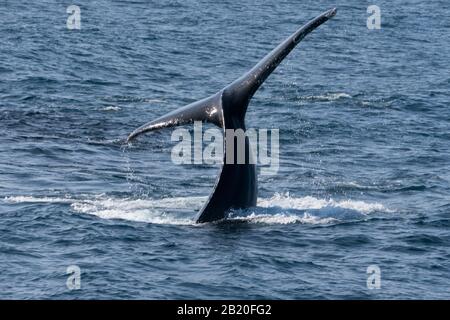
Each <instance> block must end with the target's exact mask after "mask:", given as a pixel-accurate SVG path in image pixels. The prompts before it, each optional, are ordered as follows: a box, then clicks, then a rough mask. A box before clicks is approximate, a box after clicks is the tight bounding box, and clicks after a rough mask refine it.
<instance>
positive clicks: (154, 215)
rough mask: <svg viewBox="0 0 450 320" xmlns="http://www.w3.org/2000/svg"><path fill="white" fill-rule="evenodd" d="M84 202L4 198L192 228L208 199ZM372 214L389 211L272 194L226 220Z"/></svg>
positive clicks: (318, 219)
mask: <svg viewBox="0 0 450 320" xmlns="http://www.w3.org/2000/svg"><path fill="white" fill-rule="evenodd" d="M86 197H87V198H86V199H75V198H70V197H33V196H11V197H6V198H5V201H6V202H9V203H61V204H68V205H70V206H71V208H72V209H73V210H74V211H75V212H78V213H83V214H90V215H94V216H97V217H99V218H102V219H123V220H130V221H137V222H146V223H154V224H174V225H195V222H194V216H195V214H196V212H197V211H198V210H200V208H201V207H202V205H203V203H204V202H205V201H206V200H207V198H206V197H173V198H163V199H131V198H110V197H107V196H106V195H98V196H95V197H92V196H90V198H89V196H86ZM375 211H382V212H389V210H388V209H386V208H385V207H384V206H383V205H382V204H379V203H367V202H364V201H353V200H343V201H335V200H332V199H317V198H314V197H310V196H307V197H300V198H296V197H291V196H290V195H289V194H288V193H287V194H275V195H274V196H273V197H271V198H259V199H258V206H257V207H255V208H250V209H247V210H239V211H233V212H231V213H230V216H229V218H228V220H229V221H230V220H231V221H245V222H249V223H264V224H292V223H303V224H330V223H335V222H339V221H345V220H355V219H356V220H358V219H364V218H365V217H366V216H367V215H368V214H369V213H371V212H375Z"/></svg>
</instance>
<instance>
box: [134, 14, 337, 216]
mask: <svg viewBox="0 0 450 320" xmlns="http://www.w3.org/2000/svg"><path fill="white" fill-rule="evenodd" d="M335 14H336V9H331V10H328V11H326V12H324V13H322V14H321V15H319V16H318V17H316V18H314V19H312V20H310V21H309V22H308V23H306V24H305V25H304V26H303V27H301V28H300V29H298V30H297V31H296V32H294V33H293V34H292V35H291V36H290V37H288V38H287V39H286V40H284V41H283V42H282V43H281V44H280V45H279V46H278V47H276V48H275V49H274V50H272V52H270V53H269V54H268V55H266V56H265V57H264V58H263V59H262V60H261V61H260V62H258V63H257V64H256V65H255V66H254V67H253V68H252V69H251V70H250V71H249V72H247V73H246V74H244V75H243V76H242V77H240V78H238V79H237V80H235V81H234V82H232V83H231V84H229V85H228V86H226V87H225V88H223V89H222V90H220V91H219V92H217V93H216V94H214V95H212V96H210V97H208V98H206V99H203V100H199V101H197V102H194V103H192V104H189V105H187V106H185V107H182V108H180V109H178V110H175V111H172V112H170V113H168V114H166V115H164V116H162V117H160V118H158V119H156V120H154V121H151V122H149V123H147V124H144V125H143V126H141V127H139V128H138V129H136V130H135V131H133V132H132V133H131V134H130V135H129V136H128V139H127V142H130V141H131V140H133V139H134V138H136V137H137V136H139V135H141V134H143V133H145V132H148V131H153V130H158V129H162V128H167V127H173V126H177V125H183V124H189V123H192V122H194V121H204V122H210V123H213V124H215V125H217V126H219V127H221V128H222V129H223V130H224V132H225V130H226V129H234V130H236V129H242V130H244V131H245V113H246V112H247V107H248V104H249V102H250V100H251V98H252V97H253V95H254V94H255V92H256V91H257V90H258V88H259V87H260V86H261V84H262V83H263V82H264V81H265V80H266V79H267V77H268V76H269V75H270V74H271V73H272V72H273V71H274V70H275V69H276V67H277V66H278V65H279V64H280V63H281V61H283V59H284V58H285V57H286V56H287V55H288V54H289V52H291V51H292V49H294V48H295V46H296V45H297V44H298V43H299V42H300V41H301V40H302V39H303V38H304V37H305V36H306V35H307V34H308V33H310V32H311V31H313V30H314V29H316V28H317V27H318V26H320V25H321V24H322V23H324V22H325V21H327V20H328V19H330V18H332V17H333V16H334V15H335ZM226 145H227V139H224V146H223V150H224V164H223V166H222V169H221V172H220V174H219V176H218V178H217V180H216V183H215V186H214V191H213V192H212V193H211V195H210V196H209V198H208V201H207V202H206V203H205V205H204V206H203V208H202V209H201V210H200V212H199V213H198V215H197V217H196V222H210V221H215V220H220V219H223V218H224V217H225V215H226V213H227V212H228V211H229V210H230V209H243V208H248V207H252V206H255V205H256V199H257V191H258V190H257V177H256V165H255V164H254V162H252V161H248V162H245V163H243V164H239V163H236V161H234V162H232V163H227V161H226V159H228V158H227V155H226V149H227V148H226ZM233 148H234V157H235V156H236V154H237V153H238V151H237V148H238V146H237V145H236V144H234V147H233ZM245 152H246V158H248V159H250V157H251V149H250V145H249V140H248V138H247V137H246V138H245ZM247 154H248V155H249V157H247ZM230 158H231V156H230Z"/></svg>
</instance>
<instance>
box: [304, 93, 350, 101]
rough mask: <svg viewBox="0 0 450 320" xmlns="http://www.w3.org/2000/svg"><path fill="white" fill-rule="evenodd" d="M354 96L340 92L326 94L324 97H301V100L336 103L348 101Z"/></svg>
mask: <svg viewBox="0 0 450 320" xmlns="http://www.w3.org/2000/svg"><path fill="white" fill-rule="evenodd" d="M351 97H352V96H351V95H349V94H348V93H344V92H338V93H325V94H322V95H312V96H301V97H299V98H300V100H312V101H336V100H339V99H348V98H351Z"/></svg>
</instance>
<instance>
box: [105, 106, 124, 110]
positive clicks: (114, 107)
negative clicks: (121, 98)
mask: <svg viewBox="0 0 450 320" xmlns="http://www.w3.org/2000/svg"><path fill="white" fill-rule="evenodd" d="M120 110H122V109H121V108H120V107H117V106H108V107H104V108H102V111H120Z"/></svg>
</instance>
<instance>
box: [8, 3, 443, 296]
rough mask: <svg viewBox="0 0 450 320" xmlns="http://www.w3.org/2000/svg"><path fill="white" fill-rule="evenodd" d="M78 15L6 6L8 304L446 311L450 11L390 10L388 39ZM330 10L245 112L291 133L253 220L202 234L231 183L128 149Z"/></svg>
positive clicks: (343, 31) (263, 25)
mask: <svg viewBox="0 0 450 320" xmlns="http://www.w3.org/2000/svg"><path fill="white" fill-rule="evenodd" d="M69 4H70V3H68V2H64V1H50V0H40V1H34V2H30V1H12V0H2V1H1V3H0V38H1V44H0V148H1V152H0V298H2V299H94V298H97V299H196V298H199V299H231V298H233V299H234V298H236V299H255V298H258V299H260V298H261V299H266V298H267V299H350V298H351V299H411V298H417V299H422V298H436V299H448V298H450V263H449V260H450V232H449V228H450V173H449V171H450V105H449V99H450V88H449V87H450V67H449V61H450V59H449V53H450V20H449V18H448V16H449V13H450V4H449V2H448V1H443V0H442V1H439V0H435V1H418V0H409V1H405V2H403V3H401V4H400V3H393V2H391V1H377V2H376V3H375V4H376V5H378V6H379V7H380V9H381V29H379V30H369V29H368V28H367V25H366V20H367V17H368V16H369V15H370V14H369V13H367V7H368V6H369V5H371V4H373V3H372V2H370V1H357V0H345V1H327V0H316V1H292V0H286V1H285V0H282V1H268V0H253V1H229V0H226V1H219V2H216V1H206V0H201V1H191V0H184V1H144V0H134V1H125V0H121V1H119V0H116V1H107V0H90V1H87V0H77V1H76V3H73V4H76V5H79V6H80V8H81V29H80V30H68V29H67V27H66V20H67V17H68V14H67V13H66V9H67V6H68V5H69ZM333 6H337V7H338V14H337V16H336V17H335V18H334V19H333V20H331V21H329V22H328V23H326V24H325V25H323V26H321V27H320V28H319V29H318V30H316V31H314V33H312V34H311V35H309V36H308V37H307V38H306V39H305V40H304V41H303V42H302V43H301V44H300V45H299V47H298V48H296V49H295V50H294V51H293V52H292V53H291V55H289V57H288V58H287V59H286V60H285V61H284V62H283V63H282V64H281V65H280V66H279V68H278V69H277V70H276V71H275V72H274V73H273V74H272V75H271V76H270V78H269V79H268V80H267V81H266V82H265V84H264V85H263V86H262V88H261V89H260V90H259V91H258V92H257V94H256V95H255V97H254V99H253V100H252V102H251V104H250V106H249V109H248V114H247V125H248V127H252V128H269V129H270V128H276V129H279V130H280V168H279V172H278V174H276V175H273V176H260V177H259V195H258V205H257V207H255V208H251V209H248V210H241V211H238V212H232V213H230V216H229V218H228V219H226V220H225V221H221V222H217V223H207V224H201V225H196V224H194V223H193V218H194V216H195V214H196V212H197V210H198V209H199V208H200V207H201V206H202V204H203V203H204V202H205V201H206V198H207V196H208V194H209V192H210V191H211V189H212V187H213V185H214V181H215V178H216V175H217V173H218V170H219V167H218V166H216V165H183V166H180V165H175V164H173V163H172V162H171V157H170V153H171V150H172V147H173V146H174V143H173V142H171V141H170V135H171V132H172V130H163V131H161V132H155V133H152V134H149V135H146V136H145V137H143V138H141V139H139V140H138V141H137V142H135V143H133V144H132V145H129V146H127V145H125V144H124V138H126V136H127V135H128V133H130V132H131V131H132V130H133V129H135V128H136V127H138V126H140V125H141V124H143V123H145V122H147V121H150V120H152V119H155V118H156V117H158V116H160V115H162V114H164V113H166V112H168V111H171V110H174V109H176V108H177V107H180V106H183V105H185V104H187V103H190V102H193V101H196V100H197V99H200V98H203V97H206V96H208V95H210V94H212V93H214V92H216V91H217V90H219V89H221V88H222V87H223V86H224V85H226V84H227V83H229V82H231V81H232V80H234V79H235V78H237V77H238V76H240V75H241V74H243V73H245V72H246V71H247V70H248V69H249V68H251V67H252V66H253V65H254V64H255V63H256V62H257V61H258V60H259V59H260V58H262V57H263V56H264V55H265V54H266V53H267V52H268V51H270V50H271V49H272V48H273V47H275V46H276V45H277V44H278V43H279V42H280V41H282V40H283V39H284V38H285V37H286V36H288V35H289V34H290V33H291V32H293V31H294V30H296V29H297V28H298V27H299V26H300V25H302V24H303V23H304V22H306V21H307V20H308V19H310V18H312V17H314V16H316V15H317V14H319V13H321V12H322V11H325V10H327V9H329V8H332V7H333ZM187 128H191V127H189V126H188V127H187ZM74 265H75V266H78V267H79V268H80V271H81V288H80V289H79V290H69V288H68V286H67V280H68V277H69V276H70V274H67V268H68V267H69V266H74ZM371 265H376V266H378V267H379V269H380V271H381V274H380V279H381V283H380V287H379V289H372V290H371V289H369V288H368V286H367V280H368V277H369V274H368V273H367V268H368V267H369V266H371Z"/></svg>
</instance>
